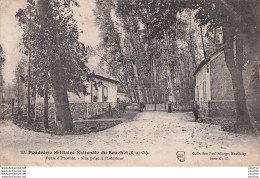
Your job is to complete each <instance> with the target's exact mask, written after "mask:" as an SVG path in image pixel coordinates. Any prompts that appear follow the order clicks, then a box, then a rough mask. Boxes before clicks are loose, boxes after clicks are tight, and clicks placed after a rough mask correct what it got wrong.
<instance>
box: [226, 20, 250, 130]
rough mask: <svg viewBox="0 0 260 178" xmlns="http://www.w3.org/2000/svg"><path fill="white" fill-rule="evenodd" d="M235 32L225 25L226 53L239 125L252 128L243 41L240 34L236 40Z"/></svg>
mask: <svg viewBox="0 0 260 178" xmlns="http://www.w3.org/2000/svg"><path fill="white" fill-rule="evenodd" d="M233 34H238V33H237V31H236V30H235V29H234V28H232V27H228V26H227V25H226V26H224V27H223V46H224V54H225V61H226V64H227V68H228V70H229V72H230V74H231V79H232V84H233V92H234V101H235V106H236V117H237V125H239V126H248V127H250V128H251V127H252V125H251V123H250V117H249V114H248V109H247V106H246V97H245V88H244V83H243V75H242V67H243V63H242V60H243V43H242V39H241V36H240V35H237V39H236V40H235V41H234V36H233Z"/></svg>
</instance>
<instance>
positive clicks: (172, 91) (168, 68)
mask: <svg viewBox="0 0 260 178" xmlns="http://www.w3.org/2000/svg"><path fill="white" fill-rule="evenodd" d="M164 36H165V40H166V48H167V51H166V70H167V76H168V83H169V86H170V90H171V95H172V98H171V102H173V103H175V102H176V99H175V96H174V88H173V83H172V76H171V69H170V62H169V41H168V40H169V38H168V35H167V34H166V33H165V35H164Z"/></svg>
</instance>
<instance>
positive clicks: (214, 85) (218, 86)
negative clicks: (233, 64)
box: [209, 51, 234, 100]
mask: <svg viewBox="0 0 260 178" xmlns="http://www.w3.org/2000/svg"><path fill="white" fill-rule="evenodd" d="M209 63H210V68H211V70H210V76H211V80H210V81H211V100H233V99H234V95H233V88H232V80H231V75H230V73H229V71H228V68H227V65H226V62H225V57H224V52H223V51H222V52H220V53H218V54H217V55H215V56H213V57H212V59H211V61H210V62H209Z"/></svg>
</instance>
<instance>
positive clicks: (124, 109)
mask: <svg viewBox="0 0 260 178" xmlns="http://www.w3.org/2000/svg"><path fill="white" fill-rule="evenodd" d="M125 112H126V102H125V101H123V113H125Z"/></svg>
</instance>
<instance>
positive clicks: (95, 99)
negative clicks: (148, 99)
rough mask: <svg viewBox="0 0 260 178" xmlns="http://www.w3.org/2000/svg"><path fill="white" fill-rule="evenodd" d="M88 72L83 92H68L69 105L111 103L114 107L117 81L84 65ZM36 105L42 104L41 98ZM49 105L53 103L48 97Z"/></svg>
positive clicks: (101, 71) (100, 70) (96, 68)
mask: <svg viewBox="0 0 260 178" xmlns="http://www.w3.org/2000/svg"><path fill="white" fill-rule="evenodd" d="M86 66H87V67H88V68H89V70H90V74H91V75H90V78H89V79H88V80H86V82H85V86H86V88H85V92H84V93H79V95H76V94H74V93H72V92H68V97H69V103H100V102H107V103H111V104H112V106H114V107H115V105H116V102H117V83H118V80H117V79H115V78H114V77H112V76H110V75H109V74H107V73H106V72H104V71H103V70H102V69H100V68H98V67H95V66H92V65H90V64H86ZM37 102H38V103H43V98H39V97H37ZM49 103H54V99H53V97H50V99H49Z"/></svg>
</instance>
